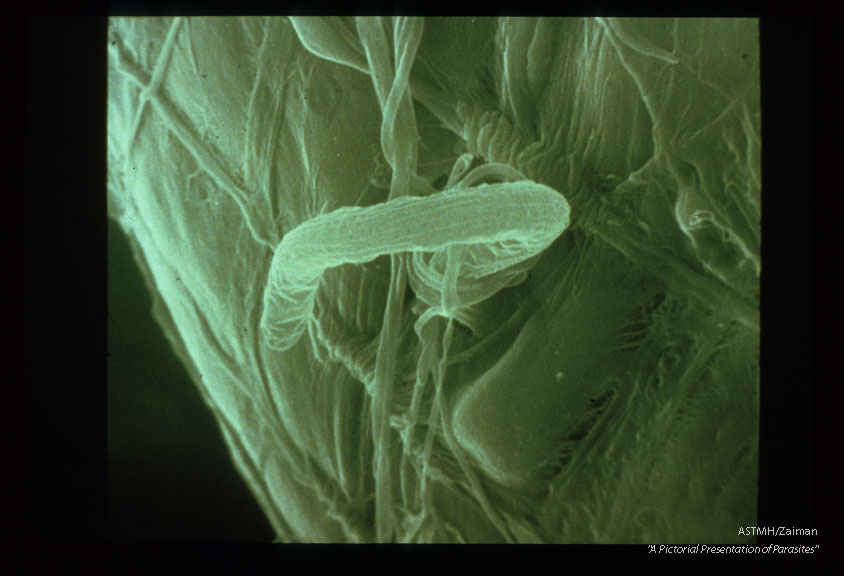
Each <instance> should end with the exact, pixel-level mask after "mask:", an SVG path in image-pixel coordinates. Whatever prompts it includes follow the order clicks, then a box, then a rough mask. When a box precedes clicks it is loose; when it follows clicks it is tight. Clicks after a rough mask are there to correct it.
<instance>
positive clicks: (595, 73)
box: [107, 17, 761, 544]
mask: <svg viewBox="0 0 844 576" xmlns="http://www.w3.org/2000/svg"><path fill="white" fill-rule="evenodd" d="M760 122H761V117H760V81H759V35H758V22H757V21H755V20H749V19H722V20H715V19H610V18H588V19H581V18H470V17H465V18H463V17H461V18H455V17H448V18H415V17H414V18H406V17H383V18H382V17H357V18H355V17H348V18H346V17H289V18H288V17H268V18H113V19H111V20H110V22H109V32H108V134H107V151H108V188H107V193H108V206H109V214H110V217H111V218H113V219H114V220H115V221H116V222H117V223H118V224H119V226H120V229H121V230H122V231H123V232H124V233H125V235H126V236H127V238H128V240H129V241H130V243H131V245H132V248H133V253H134V257H135V259H136V261H137V264H138V266H139V268H140V269H141V271H142V272H143V275H144V277H145V278H146V281H147V284H148V286H149V287H150V288H151V291H152V293H153V294H152V296H153V299H154V302H155V305H154V309H153V313H154V315H155V317H156V320H157V322H158V324H159V325H160V326H161V329H162V331H163V332H164V334H166V336H167V338H168V340H169V342H170V343H171V345H172V348H173V350H174V351H175V353H176V354H177V355H178V357H179V358H180V359H181V361H182V363H183V364H184V365H185V367H186V369H187V371H188V373H189V374H190V375H191V378H192V380H193V381H194V383H195V385H196V387H197V388H198V390H199V392H200V393H201V395H202V397H203V398H204V400H205V403H206V404H207V407H208V409H209V410H210V411H211V413H212V414H213V416H214V419H215V421H216V422H217V424H218V426H219V428H220V431H221V434H222V436H223V438H224V440H225V443H226V446H227V448H228V450H229V452H230V454H231V459H232V463H233V466H234V467H235V468H236V470H237V472H238V473H239V475H240V476H241V477H242V479H243V481H244V482H245V484H246V485H247V486H248V488H249V490H250V491H251V493H252V495H253V496H254V498H255V500H256V501H257V503H258V504H259V506H260V508H261V509H262V510H263V512H264V514H265V515H266V517H267V519H268V520H269V522H270V524H271V526H272V528H273V530H274V531H275V534H276V536H277V538H276V540H277V541H280V542H367V543H368V542H414V543H415V542H419V543H429V542H455V543H563V544H565V543H621V544H624V543H653V542H664V543H689V542H718V543H727V542H738V541H744V542H745V543H746V539H743V540H742V538H741V537H739V536H738V535H737V527H739V526H745V525H754V524H755V523H756V501H757V475H758V439H759V367H758V359H759V337H760V333H759V277H760V242H761V216H760V208H761V175H760V172H761V161H760V153H761V150H760V148H761V135H760Z"/></svg>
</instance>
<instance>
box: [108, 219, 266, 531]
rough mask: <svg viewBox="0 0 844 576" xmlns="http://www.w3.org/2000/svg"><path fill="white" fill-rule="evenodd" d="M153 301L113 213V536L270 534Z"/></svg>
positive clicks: (110, 261)
mask: <svg viewBox="0 0 844 576" xmlns="http://www.w3.org/2000/svg"><path fill="white" fill-rule="evenodd" d="M151 308H152V299H151V297H150V295H149V293H148V291H147V288H146V283H145V280H144V278H143V277H142V276H141V273H140V271H139V270H138V268H137V266H136V265H135V261H134V258H133V255H132V252H131V249H130V246H129V243H128V241H127V239H126V237H125V236H124V235H123V233H122V231H121V229H120V227H119V226H118V224H117V223H116V222H115V221H113V220H109V225H108V315H107V317H108V352H109V354H108V363H107V365H108V432H107V436H108V535H109V538H110V539H112V540H119V541H123V540H133V541H137V540H156V541H171V540H223V541H257V542H269V541H271V540H272V539H273V537H274V534H273V530H272V528H271V527H270V524H269V522H268V521H267V520H266V519H265V518H264V515H263V512H262V511H261V510H260V508H259V507H258V504H257V503H256V501H255V499H254V498H253V497H252V494H251V493H250V492H249V490H248V489H247V487H246V484H245V483H244V482H243V480H242V479H241V478H240V476H239V475H238V474H237V473H236V471H235V468H234V465H233V463H232V461H231V459H230V457H229V454H228V450H227V448H226V446H225V444H224V443H223V437H222V435H221V434H220V432H219V430H218V428H217V424H216V422H215V421H214V418H213V416H212V415H211V412H210V410H209V409H208V408H207V407H206V406H205V404H204V402H203V400H202V398H201V397H200V395H199V393H198V391H197V390H196V387H195V385H194V383H193V382H192V381H191V379H190V377H189V376H188V374H187V372H186V371H185V370H184V368H183V367H182V364H181V362H180V361H179V360H178V358H176V357H175V356H174V354H173V353H172V351H171V348H170V344H169V342H168V341H167V340H166V339H165V337H164V335H163V333H162V332H161V329H160V328H159V326H158V324H157V323H156V322H155V321H154V320H153V318H152V316H151V315H150V310H151Z"/></svg>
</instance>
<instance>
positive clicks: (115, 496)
mask: <svg viewBox="0 0 844 576" xmlns="http://www.w3.org/2000/svg"><path fill="white" fill-rule="evenodd" d="M746 15H747V16H753V14H746ZM761 31H762V38H761V39H762V82H763V103H762V105H763V112H762V121H763V137H764V143H763V180H764V182H763V189H764V192H763V196H764V199H763V252H762V258H763V274H762V387H761V408H762V417H761V427H762V434H761V442H760V490H759V511H760V513H759V525H762V526H765V525H770V526H778V525H786V526H796V527H818V528H819V529H820V530H821V538H819V539H817V540H815V541H822V542H829V543H830V544H825V545H824V546H830V547H831V546H832V542H834V539H833V538H832V536H833V534H839V533H840V528H836V527H835V526H837V525H838V524H837V523H836V524H833V523H832V522H827V521H828V520H830V519H831V518H829V515H831V514H832V513H833V511H837V510H840V506H841V491H840V489H837V490H834V491H833V490H830V488H831V487H832V482H833V481H834V480H835V479H836V478H837V475H827V476H826V477H824V475H822V474H821V472H820V470H821V466H822V465H823V464H824V463H826V462H830V460H832V459H835V458H837V457H838V456H837V455H838V454H839V453H840V447H838V446H837V442H838V441H837V440H835V438H838V437H840V434H832V424H833V423H834V422H836V420H834V419H833V418H834V417H833V415H832V413H831V412H832V409H833V408H835V407H838V406H840V404H837V403H835V402H834V401H831V400H829V399H827V400H826V401H825V406H826V407H827V411H828V412H829V413H830V414H829V415H822V414H821V408H822V407H823V406H822V404H821V401H820V398H821V397H822V395H823V397H824V398H826V397H827V396H826V395H827V393H828V392H830V391H831V390H832V389H837V388H838V387H839V386H840V367H835V368H836V369H835V370H834V371H833V370H829V371H828V372H827V371H825V370H823V369H822V367H817V366H816V365H815V358H814V355H815V354H816V353H815V348H816V347H817V348H819V349H822V347H826V349H827V350H829V351H833V350H834V348H833V347H832V345H833V341H832V340H831V339H827V338H823V337H820V336H816V335H815V334H814V333H815V331H817V330H819V328H818V327H817V325H816V324H815V323H814V321H813V309H814V304H813V299H814V297H815V294H816V291H820V290H821V289H822V288H823V286H824V285H827V286H833V287H835V286H838V285H839V282H840V280H838V279H837V277H836V276H835V275H834V272H835V271H836V270H837V267H838V263H839V262H840V253H838V251H837V250H838V248H837V246H840V238H838V233H840V225H837V224H835V222H833V221H830V223H829V225H827V224H826V223H824V224H823V225H821V224H820V223H819V222H816V221H815V219H816V216H815V210H814V203H815V201H816V199H821V200H823V199H824V195H823V194H818V195H816V193H815V174H814V158H815V149H814V141H815V140H814V138H815V136H814V123H813V122H814V86H815V84H814V83H815V76H814V69H815V66H814V64H815V52H814V41H815V39H814V22H813V20H808V19H807V20H770V19H768V20H763V22H762V25H761ZM105 46H106V21H105V19H104V18H74V17H52V18H27V20H26V27H25V59H26V64H25V121H24V122H25V155H26V190H25V204H26V206H25V245H24V306H23V307H22V308H21V307H20V306H15V303H14V301H10V302H11V304H12V306H11V308H12V312H13V313H14V314H17V316H18V317H20V318H21V320H22V323H23V326H24V371H23V372H24V398H23V403H22V409H20V410H18V414H19V418H20V428H19V430H20V432H21V440H22V443H21V463H22V475H21V476H20V493H21V500H20V502H21V509H20V510H21V512H20V514H21V515H20V521H21V527H22V528H21V532H22V536H23V539H24V540H26V541H29V542H38V541H71V542H90V541H95V542H96V541H107V540H153V541H161V540H211V541H226V540H257V541H268V540H269V539H271V538H272V531H271V530H270V529H269V526H268V524H267V522H266V520H265V519H264V518H263V515H262V514H261V513H260V511H259V510H258V507H257V505H256V504H255V502H254V499H253V498H252V496H251V495H250V494H249V492H248V490H247V489H246V486H245V484H244V483H243V482H242V481H241V480H240V479H239V477H238V476H237V475H236V473H235V472H234V469H233V466H232V464H231V463H230V460H229V457H228V455H227V453H226V450H225V447H224V446H223V445H222V442H221V438H220V435H219V433H218V431H217V429H216V425H215V424H214V422H213V420H212V419H211V416H210V414H209V413H208V412H207V410H206V409H205V407H204V406H203V404H202V401H201V399H200V397H199V394H198V392H197V391H196V390H195V389H194V387H193V384H192V383H191V382H190V381H189V380H188V378H187V375H186V373H185V372H184V370H183V369H182V367H181V365H180V364H179V362H178V361H177V360H176V359H175V358H174V357H173V356H172V354H171V353H170V351H169V346H168V345H167V344H166V342H165V341H164V339H163V337H162V336H161V333H160V331H159V330H158V328H157V327H156V325H155V324H154V322H153V320H152V319H151V318H150V316H149V310H150V300H149V295H148V294H146V293H145V288H144V284H143V282H142V281H141V278H140V276H139V274H138V273H137V271H136V270H135V269H134V265H133V263H132V259H131V257H130V254H129V250H128V247H127V246H126V245H125V244H124V243H123V242H124V240H122V238H121V237H120V236H119V235H118V234H109V231H110V230H113V225H112V224H109V221H108V219H107V216H106V210H105V140H104V134H105V133H106V123H105V118H106V117H105V96H106V94H105V89H104V87H105V80H106V76H105V70H106V68H105V67H106V56H105ZM832 69H833V67H830V68H829V70H832ZM835 186H837V187H830V188H828V189H827V192H828V193H830V194H832V193H833V192H834V195H840V192H839V190H840V179H837V182H836V183H835ZM13 192H14V190H13V189H8V188H7V193H8V194H9V195H10V197H13V196H14V194H13ZM824 212H826V213H827V214H829V215H830V217H831V216H832V215H837V214H840V212H833V210H831V209H826V210H823V209H821V210H819V216H818V221H820V219H821V218H822V217H823V214H824ZM833 233H834V234H835V237H833V236H832V234H833ZM816 241H817V242H816ZM835 242H837V244H836V243H835ZM830 248H832V252H831V253H830V254H829V255H826V254H823V251H824V249H826V250H827V251H829V250H830ZM813 259H814V261H813ZM815 262H817V263H819V264H821V265H820V266H817V267H816V266H815V265H814V264H815ZM824 265H825V266H824ZM835 297H836V298H840V294H837V295H835ZM832 302H833V303H834V300H833V301H832ZM833 308H835V309H840V306H838V307H834V306H832V305H830V306H827V305H825V306H824V311H825V314H824V316H825V317H827V318H829V316H830V315H832V314H833V313H834V311H835V310H834V309H833ZM109 316H110V318H109ZM821 320H823V318H821ZM830 333H831V334H834V337H836V338H838V339H839V341H840V336H839V335H838V334H837V332H832V331H830ZM824 336H826V334H824ZM109 353H111V357H109V356H108V354H109ZM839 355H840V353H839ZM831 359H832V360H837V356H833V357H832V358H831ZM826 368H832V365H831V363H830V364H829V365H828V366H826ZM15 383H16V381H15V380H14V378H12V380H11V381H8V382H6V384H7V386H9V387H10V388H11V389H13V390H14V389H16V387H15V386H14V384H15ZM13 406H14V404H13ZM13 411H14V410H13ZM824 514H826V515H827V516H826V517H824ZM836 522H837V519H836ZM827 526H829V527H830V529H829V530H828V531H826V527H827ZM827 537H828V538H829V539H827ZM760 540H761V539H760ZM830 551H832V548H830Z"/></svg>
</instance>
